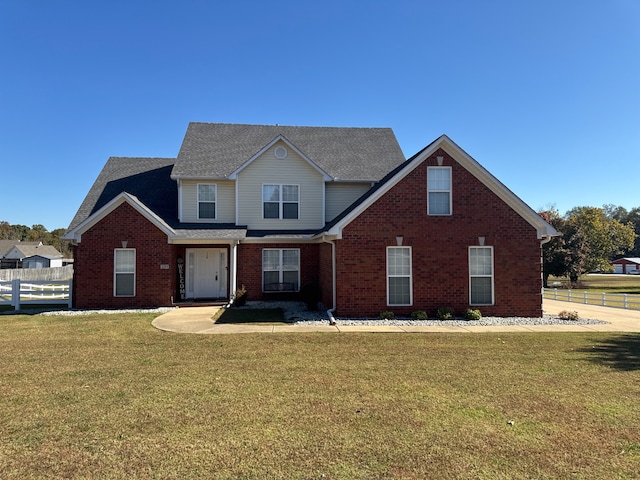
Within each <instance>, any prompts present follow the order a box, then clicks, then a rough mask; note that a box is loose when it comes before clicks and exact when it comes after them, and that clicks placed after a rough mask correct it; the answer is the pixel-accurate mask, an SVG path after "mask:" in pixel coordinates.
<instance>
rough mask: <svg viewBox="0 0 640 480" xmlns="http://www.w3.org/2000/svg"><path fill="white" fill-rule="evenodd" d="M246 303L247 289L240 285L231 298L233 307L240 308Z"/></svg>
mask: <svg viewBox="0 0 640 480" xmlns="http://www.w3.org/2000/svg"><path fill="white" fill-rule="evenodd" d="M246 303H247V289H246V288H244V285H242V286H241V287H240V288H238V289H237V290H236V292H235V294H234V297H233V305H234V306H235V307H242V306H243V305H244V304H246Z"/></svg>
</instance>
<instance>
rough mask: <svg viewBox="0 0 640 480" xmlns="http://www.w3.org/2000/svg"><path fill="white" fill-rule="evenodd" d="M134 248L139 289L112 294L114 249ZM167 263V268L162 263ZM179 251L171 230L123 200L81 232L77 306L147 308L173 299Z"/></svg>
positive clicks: (76, 257) (162, 304)
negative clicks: (127, 294)
mask: <svg viewBox="0 0 640 480" xmlns="http://www.w3.org/2000/svg"><path fill="white" fill-rule="evenodd" d="M125 240H126V241H127V248H135V249H136V295H135V297H114V295H113V282H114V279H113V261H114V253H113V252H114V249H116V248H122V241H125ZM162 264H166V265H169V269H168V270H163V269H161V268H160V265H162ZM176 265H177V255H176V250H175V248H174V247H173V246H171V245H169V244H168V243H167V235H166V234H164V233H162V232H161V231H160V230H158V228H156V227H155V226H154V225H153V224H151V223H150V222H149V221H148V220H146V219H145V218H144V217H143V216H142V215H140V214H139V213H138V212H137V211H136V210H135V209H134V208H133V207H131V206H130V205H129V204H127V203H123V204H122V205H120V206H119V207H118V208H116V209H115V210H114V211H113V212H112V213H111V214H109V215H107V216H106V217H105V218H104V219H103V220H101V221H100V222H98V223H97V224H96V225H94V226H93V227H92V228H91V229H89V230H88V231H87V232H85V233H84V234H83V235H82V241H81V242H80V243H79V244H78V245H77V246H76V250H75V267H74V270H75V278H74V306H75V307H76V308H144V307H158V306H167V305H171V297H172V296H175V295H176V278H177V271H176V269H177V266H176Z"/></svg>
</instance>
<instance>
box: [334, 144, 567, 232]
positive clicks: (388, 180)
mask: <svg viewBox="0 0 640 480" xmlns="http://www.w3.org/2000/svg"><path fill="white" fill-rule="evenodd" d="M440 148H442V149H443V150H445V151H446V152H447V153H449V155H451V156H452V157H453V159H454V160H456V161H457V162H458V163H459V164H460V165H461V166H462V167H463V168H465V169H466V170H467V171H468V172H470V173H471V174H472V175H473V176H474V177H476V178H477V179H478V180H479V181H480V182H482V183H483V184H484V185H485V186H486V187H487V188H489V190H491V191H492V192H493V193H494V194H495V195H497V196H498V197H499V198H500V199H502V200H503V201H504V202H505V203H506V204H507V205H509V206H510V207H511V208H512V209H513V210H514V211H515V212H516V213H518V214H519V215H520V216H521V217H522V218H523V219H524V220H526V221H527V222H528V223H529V224H530V225H531V226H532V227H534V228H535V229H536V232H537V234H538V238H539V239H543V238H548V237H551V236H557V235H559V233H558V232H557V231H556V230H555V229H554V228H553V227H552V226H551V225H549V224H548V223H547V222H545V221H544V220H543V219H542V217H540V215H538V214H537V213H536V212H535V211H534V210H533V209H531V207H529V206H528V205H527V204H526V203H524V202H523V201H522V200H521V199H520V198H519V197H518V196H516V195H515V194H514V193H513V192H512V191H511V190H509V189H508V188H507V187H506V186H505V185H504V184H503V183H502V182H500V181H499V180H498V179H497V178H496V177H494V176H493V175H492V174H491V173H489V171H488V170H487V169H485V168H484V167H483V166H482V165H480V164H479V163H478V162H477V161H476V160H475V159H473V158H472V157H471V156H470V155H469V154H468V153H466V152H465V151H464V150H462V148H460V147H459V146H458V145H457V144H456V143H455V142H453V141H452V140H451V139H450V138H449V137H447V136H446V135H442V136H440V137H439V138H438V139H436V140H435V141H434V142H432V143H430V144H429V145H427V146H426V147H425V148H423V149H422V150H420V151H419V152H418V153H416V154H415V155H414V156H413V157H411V158H409V159H408V160H407V161H406V162H404V163H403V164H402V165H399V166H398V167H397V168H396V169H395V170H393V171H392V172H390V173H389V174H388V175H387V176H386V177H385V178H384V179H383V180H382V181H381V182H380V183H378V184H377V185H376V186H375V187H373V188H372V189H371V190H369V192H367V193H366V194H365V195H363V196H362V197H360V199H358V200H357V201H356V202H355V203H354V204H353V205H352V206H351V207H350V208H349V209H347V210H346V211H345V212H343V213H342V214H341V215H340V216H338V217H337V218H336V219H335V220H334V221H333V222H332V223H331V224H330V225H328V226H327V228H326V229H325V232H324V233H327V234H329V235H336V236H337V237H338V238H340V236H341V234H342V229H344V228H345V227H346V226H347V225H348V224H349V223H351V222H352V221H353V220H354V219H355V218H356V217H358V215H360V214H361V213H362V212H364V211H365V210H366V209H367V208H368V207H369V206H370V205H372V204H373V203H374V202H375V201H376V200H377V199H379V198H380V197H381V196H382V195H384V194H385V193H387V192H388V191H389V190H391V188H393V187H394V186H395V185H396V184H397V183H398V182H400V180H402V179H403V178H405V177H406V176H407V175H409V174H410V173H411V172H412V171H413V170H415V169H416V167H418V165H420V164H421V163H422V162H424V161H425V160H426V159H427V158H429V157H430V156H431V155H432V154H433V153H435V152H436V151H437V150H438V149H440ZM425 188H426V185H425Z"/></svg>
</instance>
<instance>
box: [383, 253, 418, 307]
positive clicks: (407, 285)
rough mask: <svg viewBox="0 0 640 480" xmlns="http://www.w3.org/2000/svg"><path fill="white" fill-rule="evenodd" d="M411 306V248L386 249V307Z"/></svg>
mask: <svg viewBox="0 0 640 480" xmlns="http://www.w3.org/2000/svg"><path fill="white" fill-rule="evenodd" d="M411 304H412V299H411V247H387V305H411Z"/></svg>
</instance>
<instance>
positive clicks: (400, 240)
mask: <svg viewBox="0 0 640 480" xmlns="http://www.w3.org/2000/svg"><path fill="white" fill-rule="evenodd" d="M403 239H404V237H396V244H397V245H398V246H399V247H401V246H402V240H403Z"/></svg>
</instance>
